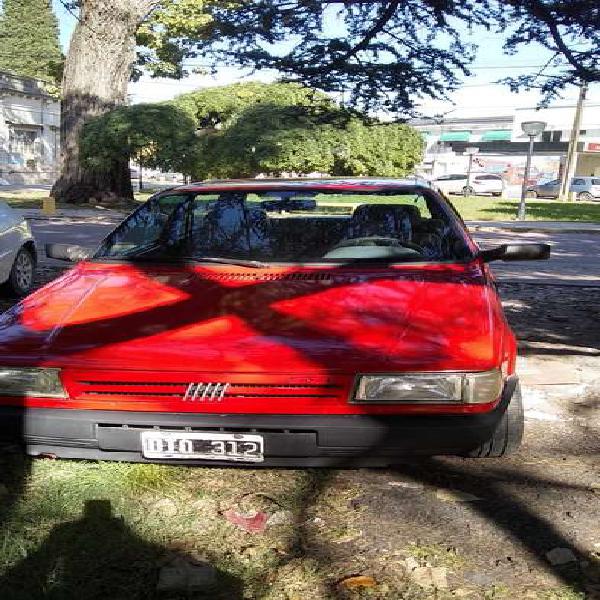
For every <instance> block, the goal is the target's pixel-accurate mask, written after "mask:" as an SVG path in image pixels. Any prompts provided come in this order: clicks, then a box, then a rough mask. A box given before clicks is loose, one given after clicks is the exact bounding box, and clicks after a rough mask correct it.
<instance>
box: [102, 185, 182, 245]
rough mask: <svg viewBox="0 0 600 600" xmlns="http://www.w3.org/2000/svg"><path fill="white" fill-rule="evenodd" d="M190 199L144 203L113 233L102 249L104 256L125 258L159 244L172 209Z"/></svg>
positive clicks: (167, 198) (177, 197) (164, 198)
mask: <svg viewBox="0 0 600 600" xmlns="http://www.w3.org/2000/svg"><path fill="white" fill-rule="evenodd" d="M188 199H189V196H187V195H182V194H174V195H169V196H162V197H159V198H154V199H151V200H149V201H148V202H146V204H144V205H143V206H142V207H140V208H139V209H138V210H136V211H135V212H134V213H133V214H132V215H130V217H129V218H128V219H126V220H125V221H124V222H123V223H121V225H119V227H117V229H115V231H113V232H112V233H111V234H110V235H109V236H108V238H107V239H106V240H105V242H104V243H103V244H102V246H101V251H102V252H103V255H104V256H114V257H119V256H123V257H124V256H128V255H129V254H131V253H137V252H140V250H141V249H142V248H149V247H151V246H153V245H155V244H157V243H159V241H160V238H161V235H162V232H163V231H164V229H165V226H166V224H167V222H168V221H169V218H170V217H171V215H172V214H173V212H174V211H175V209H176V208H177V207H178V206H180V205H181V204H182V202H184V201H186V200H188Z"/></svg>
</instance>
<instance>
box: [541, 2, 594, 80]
mask: <svg viewBox="0 0 600 600" xmlns="http://www.w3.org/2000/svg"><path fill="white" fill-rule="evenodd" d="M532 8H533V12H534V14H535V13H537V14H536V16H538V17H539V18H540V19H541V20H542V21H543V22H544V23H545V24H546V26H547V27H548V30H549V31H550V35H551V36H552V39H553V40H554V43H555V44H556V47H557V48H558V50H559V51H560V52H561V53H562V54H563V56H564V57H565V58H566V59H567V61H568V62H569V64H570V65H571V66H572V67H573V68H574V69H575V72H576V73H577V75H579V77H581V79H583V80H588V79H589V78H590V77H589V76H590V74H591V71H590V70H589V69H588V68H586V67H584V66H583V65H582V64H581V63H580V62H579V61H578V60H577V58H576V57H575V54H574V53H573V52H572V51H571V49H570V48H569V47H568V46H567V44H566V43H565V41H564V40H563V38H562V36H561V34H560V30H559V29H558V24H557V22H556V20H555V19H554V17H553V15H552V14H551V13H550V11H549V10H548V8H547V7H546V6H545V5H544V3H543V2H540V1H539V0H532Z"/></svg>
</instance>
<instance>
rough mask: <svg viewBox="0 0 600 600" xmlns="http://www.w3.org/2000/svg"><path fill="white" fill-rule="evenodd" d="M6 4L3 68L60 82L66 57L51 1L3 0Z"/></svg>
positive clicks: (0, 43) (1, 20)
mask: <svg viewBox="0 0 600 600" xmlns="http://www.w3.org/2000/svg"><path fill="white" fill-rule="evenodd" d="M3 5H4V10H3V13H2V15H1V16H0V69H2V70H6V71H11V72H12V73H16V74H17V75H28V76H30V77H38V78H40V79H45V80H47V81H53V82H54V81H58V80H60V71H61V68H62V67H61V65H62V61H63V56H62V52H61V49H60V45H59V40H58V21H57V19H56V16H55V15H54V13H53V12H52V7H51V5H50V0H3Z"/></svg>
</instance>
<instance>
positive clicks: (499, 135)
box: [481, 129, 512, 142]
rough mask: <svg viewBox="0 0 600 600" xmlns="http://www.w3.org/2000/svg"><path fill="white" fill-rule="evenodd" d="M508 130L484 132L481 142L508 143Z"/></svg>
mask: <svg viewBox="0 0 600 600" xmlns="http://www.w3.org/2000/svg"><path fill="white" fill-rule="evenodd" d="M511 134H512V132H511V130H510V129H496V130H492V131H485V132H484V133H483V135H482V136H481V141H482V142H510V138H511Z"/></svg>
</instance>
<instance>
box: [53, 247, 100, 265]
mask: <svg viewBox="0 0 600 600" xmlns="http://www.w3.org/2000/svg"><path fill="white" fill-rule="evenodd" d="M91 254H92V250H91V249H90V248H84V247H83V246H74V245H72V244H46V256H47V257H48V258H55V259H56V260H66V261H67V262H77V261H80V260H85V259H86V258H88V257H89V256H91Z"/></svg>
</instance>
